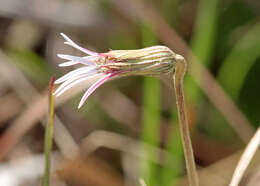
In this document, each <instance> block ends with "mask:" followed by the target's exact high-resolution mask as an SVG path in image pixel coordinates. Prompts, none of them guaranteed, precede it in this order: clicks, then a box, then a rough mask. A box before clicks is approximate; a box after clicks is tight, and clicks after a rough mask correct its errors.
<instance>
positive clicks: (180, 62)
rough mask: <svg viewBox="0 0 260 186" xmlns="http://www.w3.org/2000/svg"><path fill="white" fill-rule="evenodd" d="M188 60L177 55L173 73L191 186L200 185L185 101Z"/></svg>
mask: <svg viewBox="0 0 260 186" xmlns="http://www.w3.org/2000/svg"><path fill="white" fill-rule="evenodd" d="M186 66H187V64H186V61H185V59H184V58H183V57H182V56H181V55H176V65H175V73H174V75H173V80H174V89H175V95H176V104H177V109H178V117H179V122H180V130H181V136H182V143H183V148H184V155H185V162H186V168H187V175H188V180H189V185H190V186H199V181H198V175H197V172H196V165H195V161H194V155H193V150H192V144H191V139H190V132H189V126H188V122H187V115H186V110H185V103H184V91H183V79H184V75H185V72H186Z"/></svg>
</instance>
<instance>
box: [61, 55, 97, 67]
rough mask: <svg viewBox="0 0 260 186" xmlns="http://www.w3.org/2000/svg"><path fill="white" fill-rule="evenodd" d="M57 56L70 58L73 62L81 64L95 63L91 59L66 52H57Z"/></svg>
mask: <svg viewBox="0 0 260 186" xmlns="http://www.w3.org/2000/svg"><path fill="white" fill-rule="evenodd" d="M57 56H58V57H59V58H61V59H66V60H70V61H73V62H77V63H81V64H83V65H96V63H95V62H94V61H93V59H92V60H90V59H88V58H84V57H78V56H72V55H66V54H57Z"/></svg>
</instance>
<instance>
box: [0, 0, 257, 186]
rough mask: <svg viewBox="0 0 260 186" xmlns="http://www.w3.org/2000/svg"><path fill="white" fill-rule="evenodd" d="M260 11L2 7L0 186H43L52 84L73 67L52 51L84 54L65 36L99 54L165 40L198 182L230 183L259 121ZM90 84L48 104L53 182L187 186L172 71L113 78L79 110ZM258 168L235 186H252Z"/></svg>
mask: <svg viewBox="0 0 260 186" xmlns="http://www.w3.org/2000/svg"><path fill="white" fill-rule="evenodd" d="M259 10H260V1H258V0H210V1H209V0H161V1H156V0H85V1H84V0H73V1H72V0H71V1H66V0H37V1H35V0H23V1H21V0H8V1H0V134H1V136H0V161H1V162H0V186H23V185H27V186H29V185H40V183H41V180H42V174H43V168H44V156H43V154H44V153H43V146H44V145H43V144H44V124H45V121H46V117H47V108H48V102H47V87H48V82H49V80H50V77H51V76H53V75H54V76H55V77H57V78H58V77H60V76H61V75H63V74H65V73H66V72H68V71H70V70H72V68H70V67H67V68H60V67H58V64H59V63H61V62H63V61H62V60H61V59H58V58H57V53H64V54H71V55H76V56H83V54H82V53H80V52H79V51H76V50H75V49H73V48H71V47H69V46H67V45H64V44H63V42H64V40H63V38H62V37H61V36H60V34H59V33H60V32H63V33H65V34H66V35H68V36H69V37H70V38H71V39H72V40H73V41H75V42H76V43H78V44H79V45H81V46H84V47H86V48H88V49H91V50H94V51H97V52H106V51H108V50H109V49H136V48H143V47H147V46H152V45H158V44H162V45H166V46H168V47H169V48H171V49H172V50H173V51H174V52H176V53H178V54H181V55H183V56H185V58H186V59H187V61H188V62H189V72H188V74H187V76H186V79H185V85H184V86H185V96H186V97H185V98H186V105H187V111H188V117H189V125H190V130H191V135H192V143H193V147H194V153H195V159H196V163H197V165H198V168H199V175H200V177H201V185H211V186H217V185H218V186H224V185H227V184H228V183H229V181H230V179H231V175H232V173H233V170H234V167H235V165H236V162H237V160H238V158H239V151H241V150H242V149H243V148H244V147H245V145H246V144H247V143H248V141H249V140H250V138H251V136H252V135H253V134H254V131H255V129H256V128H257V127H258V126H259V124H260V101H259V95H260V86H259V80H260V22H259V20H260V11H259ZM93 81H94V80H93V79H90V80H89V81H86V82H84V83H81V84H80V85H78V86H76V87H75V88H73V89H72V90H70V91H68V92H67V93H66V94H64V95H62V96H60V97H59V98H57V99H55V107H56V110H55V120H54V147H53V154H52V160H53V162H52V176H51V185H53V186H54V185H55V186H83V185H93V186H94V185H95V186H96V185H97V186H105V185H106V186H110V185H111V186H123V185H124V186H130V185H131V186H132V185H139V181H138V180H139V179H140V178H143V179H144V180H145V183H146V184H147V186H157V185H162V186H178V185H187V183H186V182H185V180H186V178H185V175H186V173H185V172H186V171H185V164H184V157H183V149H182V144H181V139H180V134H179V128H178V118H177V110H176V105H175V95H174V89H173V84H172V74H168V75H164V76H162V77H141V76H140V77H139V76H136V77H127V78H122V79H116V80H113V81H110V82H109V83H106V84H104V85H102V86H101V87H100V88H99V89H97V90H96V91H95V92H94V94H93V95H91V96H90V97H89V99H88V101H87V103H86V104H85V105H84V106H83V108H82V109H80V110H78V109H77V105H78V103H79V100H80V98H81V96H82V93H83V91H84V90H86V89H87V88H88V87H89V86H90V85H91V83H93ZM258 157H259V156H258ZM254 161H255V162H259V161H260V160H259V158H256V159H255V160H254ZM253 164H254V166H253V167H252V168H250V171H248V172H247V174H246V175H247V176H246V177H245V179H243V181H242V183H241V185H250V184H251V185H257V183H258V184H259V182H258V181H259V179H260V178H259V171H260V167H259V164H258V163H253ZM257 180H258V181H257ZM249 183H250V184H249Z"/></svg>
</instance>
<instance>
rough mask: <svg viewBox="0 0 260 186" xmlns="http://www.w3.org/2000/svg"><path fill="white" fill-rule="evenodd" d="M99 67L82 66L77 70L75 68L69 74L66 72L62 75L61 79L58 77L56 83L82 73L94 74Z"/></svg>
mask: <svg viewBox="0 0 260 186" xmlns="http://www.w3.org/2000/svg"><path fill="white" fill-rule="evenodd" d="M97 72H98V71H97V69H96V67H92V66H90V67H81V68H78V69H76V70H73V71H71V72H69V73H67V74H65V75H64V76H62V77H60V78H59V79H57V80H56V81H55V82H54V83H55V84H59V83H61V82H63V81H66V80H68V79H70V78H73V77H75V76H78V75H82V74H89V75H92V74H95V73H97Z"/></svg>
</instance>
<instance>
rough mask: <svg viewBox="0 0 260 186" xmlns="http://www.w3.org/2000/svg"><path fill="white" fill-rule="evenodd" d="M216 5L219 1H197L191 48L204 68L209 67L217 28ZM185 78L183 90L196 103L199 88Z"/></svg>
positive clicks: (189, 78)
mask: <svg viewBox="0 0 260 186" xmlns="http://www.w3.org/2000/svg"><path fill="white" fill-rule="evenodd" d="M218 3H219V0H210V1H208V0H200V1H199V7H198V11H197V18H196V25H195V29H194V34H193V37H192V42H191V48H192V51H193V53H194V54H195V56H197V58H198V59H199V60H200V61H201V62H202V63H203V64H204V65H205V66H209V65H210V61H211V57H212V54H213V45H214V42H215V37H216V27H217V15H218ZM191 64H192V62H191ZM187 77H188V78H187V81H186V82H185V89H186V92H187V94H188V95H189V96H188V97H189V99H191V100H193V101H197V99H198V97H199V94H200V91H199V88H198V86H197V84H195V82H194V81H193V80H192V79H191V77H190V76H187ZM194 104H195V103H194Z"/></svg>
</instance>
